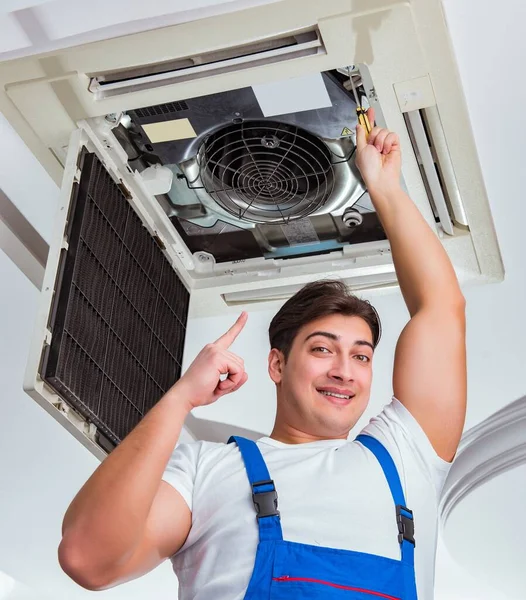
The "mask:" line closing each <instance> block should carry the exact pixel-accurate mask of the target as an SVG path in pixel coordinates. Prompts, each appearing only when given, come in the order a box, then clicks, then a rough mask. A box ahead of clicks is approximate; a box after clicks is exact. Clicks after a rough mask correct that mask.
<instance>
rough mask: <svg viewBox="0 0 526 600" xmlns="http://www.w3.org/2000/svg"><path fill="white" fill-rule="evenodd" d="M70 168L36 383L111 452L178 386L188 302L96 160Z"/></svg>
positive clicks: (85, 160)
mask: <svg viewBox="0 0 526 600" xmlns="http://www.w3.org/2000/svg"><path fill="white" fill-rule="evenodd" d="M80 168H81V173H82V175H81V179H80V183H79V184H78V186H77V187H76V190H75V191H74V194H75V197H74V198H73V201H72V208H71V214H70V218H69V230H68V249H67V250H63V255H62V258H61V270H60V272H59V277H58V281H57V284H56V290H55V300H54V305H53V312H52V318H51V323H50V328H51V330H52V339H51V345H50V346H48V347H47V350H46V352H45V354H44V359H43V363H42V369H41V375H42V378H43V379H44V380H45V381H46V382H47V383H48V384H49V385H51V386H52V387H53V388H54V389H55V390H56V391H57V393H58V394H59V395H60V396H62V397H63V398H64V399H65V400H66V402H67V403H68V404H70V405H71V406H72V407H73V408H74V409H76V410H77V411H78V412H79V413H81V414H82V415H83V416H84V417H85V418H86V419H87V420H88V422H92V423H94V424H95V425H96V426H97V428H98V431H99V433H100V434H102V435H103V436H104V438H106V440H107V441H109V442H110V443H111V444H112V445H117V444H118V443H119V442H120V441H121V440H122V439H123V438H124V437H125V436H126V435H127V434H128V433H129V432H130V431H131V430H132V429H133V428H134V427H135V425H137V423H138V422H139V421H140V420H141V418H142V417H143V416H144V415H145V414H146V412H147V411H148V410H149V409H150V408H151V407H152V406H153V405H154V404H155V403H156V402H157V401H158V400H159V399H160V397H161V396H162V395H163V394H164V393H165V392H166V391H167V389H168V388H169V387H170V386H171V385H172V384H173V383H174V382H175V381H176V380H177V379H178V378H179V377H180V374H181V363H182V356H183V348H184V339H185V331H186V320H187V314H188V303H189V293H188V291H187V290H186V288H185V287H184V285H183V283H182V282H181V280H180V279H179V277H178V276H177V274H176V272H175V271H174V270H173V268H172V267H171V265H170V263H169V262H168V260H167V258H166V257H165V256H164V254H163V253H162V251H161V249H160V248H159V247H158V245H157V244H156V242H155V241H154V239H153V238H152V237H151V235H150V234H149V232H148V231H147V229H146V228H145V227H144V226H143V225H142V223H141V221H140V219H139V217H138V215H137V214H136V213H135V211H134V210H133V208H132V207H131V205H130V204H129V203H128V201H127V200H126V198H125V196H124V194H123V192H122V191H121V189H120V188H119V186H118V185H117V184H116V183H115V182H114V180H113V179H112V178H111V176H110V174H109V173H108V172H107V171H106V170H105V169H104V167H103V165H102V163H101V162H100V161H99V160H98V158H97V157H96V156H95V155H94V154H89V153H87V152H85V153H84V154H83V155H82V157H81V161H80Z"/></svg>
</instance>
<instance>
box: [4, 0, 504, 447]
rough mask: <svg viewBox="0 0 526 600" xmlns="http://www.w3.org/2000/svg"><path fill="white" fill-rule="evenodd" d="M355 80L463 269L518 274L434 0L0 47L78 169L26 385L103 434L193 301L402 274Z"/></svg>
mask: <svg viewBox="0 0 526 600" xmlns="http://www.w3.org/2000/svg"><path fill="white" fill-rule="evenodd" d="M351 78H352V79H353V83H354V84H355V86H356V87H357V88H358V92H359V95H360V96H361V102H362V103H364V104H366V105H370V106H374V108H375V109H376V114H377V120H378V122H379V124H381V125H385V126H387V127H389V128H391V129H393V130H395V131H397V132H398V133H399V134H400V137H401V142H402V146H403V151H404V165H403V185H404V186H405V187H406V189H407V191H408V192H409V194H410V195H411V197H412V198H413V200H414V201H415V203H416V204H417V206H418V207H419V209H420V211H421V212H422V214H423V215H424V217H425V218H426V219H427V221H428V223H429V224H430V225H431V226H432V227H433V229H434V230H435V231H436V232H437V234H438V235H439V236H440V238H441V240H442V242H443V244H444V247H445V249H446V251H447V252H448V254H449V256H450V257H451V260H452V262H453V264H454V266H455V268H456V271H457V274H458V276H459V279H460V280H461V282H464V283H465V282H481V283H484V282H496V281H500V280H501V279H502V278H503V267H502V262H501V258H500V254H499V249H498V244H497V240H496V237H495V233H494V228H493V223H492V218H491V214H490V210H489V206H488V200H487V197H486V192H485V189H484V185H483V180H482V176H481V172H480V167H479V163H478V159H477V153H476V148H475V144H474V141H473V136H472V133H471V130H470V127H469V119H468V114H467V107H466V105H465V102H464V97H463V94H462V88H461V85H460V81H459V77H458V73H457V68H456V64H455V62H454V58H453V55H452V51H451V47H450V41H449V38H448V34H447V27H446V23H445V20H444V16H443V13H442V10H441V4H440V2H439V1H438V0H413V1H412V2H406V1H392V0H391V1H388V0H378V1H376V2H374V3H371V2H352V3H350V2H348V0H326V1H325V2H323V3H320V2H316V1H306V0H283V1H282V2H278V3H272V4H270V5H265V6H258V7H255V8H251V9H247V10H243V11H240V12H237V13H231V14H228V15H221V16H216V17H211V18H207V19H203V20H201V21H194V22H190V23H184V24H180V25H176V26H171V27H165V28H162V29H159V30H155V31H147V32H144V33H138V34H134V35H128V36H126V37H122V38H116V39H111V40H107V41H101V42H96V43H92V44H88V45H85V46H80V47H76V48H70V49H68V50H60V51H56V52H55V53H51V54H49V53H48V54H46V55H43V56H33V57H29V58H23V59H18V60H13V61H10V62H6V63H4V64H1V65H0V81H1V83H2V85H1V91H0V109H1V110H2V112H3V113H4V114H5V115H6V117H7V118H8V119H9V121H10V122H11V124H12V125H13V127H14V128H15V129H16V130H17V131H18V133H19V134H20V136H21V137H22V138H23V139H24V141H25V142H26V144H27V145H28V147H29V148H30V149H31V150H32V151H33V152H34V154H35V155H36V157H37V158H38V159H39V160H40V162H41V163H42V164H43V165H44V167H45V168H46V169H47V170H48V172H49V173H50V174H51V176H52V177H53V178H54V179H55V181H57V182H60V181H61V182H62V195H61V199H60V203H59V204H60V205H59V210H58V212H57V222H56V230H55V236H54V239H53V242H52V245H51V248H50V253H49V259H48V264H47V269H46V274H45V279H44V284H43V289H42V306H41V308H40V311H39V316H38V323H37V328H36V334H35V339H34V341H33V345H32V349H31V355H30V358H29V363H28V369H27V373H26V381H25V389H26V390H27V391H28V393H30V394H31V395H32V396H33V397H34V398H35V399H36V400H37V401H38V402H40V403H41V404H42V406H44V407H45V408H46V409H47V410H48V411H49V412H50V413H51V414H53V415H54V416H55V418H57V419H59V420H60V421H61V422H62V424H63V425H64V426H65V427H67V428H68V429H69V430H70V431H71V432H72V433H74V435H75V436H76V437H77V438H78V439H79V440H80V441H82V443H84V444H85V445H86V446H87V447H88V448H90V450H91V451H93V452H94V453H96V454H97V455H99V456H103V455H104V453H105V452H108V451H109V450H111V448H113V447H114V446H115V445H116V444H118V443H119V441H120V440H121V439H122V438H123V437H124V436H125V435H126V434H127V433H128V432H129V431H130V429H131V428H132V427H133V426H134V425H135V424H136V423H137V422H138V421H139V420H140V419H141V418H142V416H143V415H144V413H145V412H146V411H147V410H148V409H149V408H150V407H151V406H152V404H154V403H155V402H156V401H157V400H158V399H159V397H160V396H161V395H162V393H163V392H164V391H165V390H166V389H167V388H168V387H169V386H170V385H171V384H172V383H173V382H174V381H175V380H176V379H177V378H178V377H179V375H180V372H181V364H182V356H183V350H184V337H185V326H186V322H187V319H188V316H194V317H195V316H202V315H207V316H210V315H217V314H221V313H232V314H235V313H236V314H237V313H238V311H239V310H240V307H241V306H243V307H244V308H247V307H248V308H250V307H251V306H252V307H254V308H255V307H260V306H264V307H272V308H274V307H275V306H277V305H278V303H279V302H281V301H283V300H284V299H285V298H287V297H288V296H290V295H291V294H293V293H294V292H295V291H296V290H297V289H299V287H301V286H302V285H303V284H304V283H306V282H308V281H311V280H314V279H318V278H321V277H327V276H331V277H338V278H341V279H343V280H345V281H346V282H347V283H348V284H349V286H350V287H351V289H354V290H357V291H359V290H367V291H375V292H376V293H385V291H386V290H389V289H391V288H393V287H396V275H395V271H394V267H393V262H392V258H391V254H390V248H389V243H388V241H387V239H386V235H385V232H384V230H383V228H382V226H381V223H380V221H379V219H378V216H377V214H376V212H375V210H374V207H373V205H372V204H371V201H370V198H369V196H368V194H367V190H366V189H365V188H364V186H363V182H362V180H361V178H360V176H359V173H358V172H357V169H356V166H355V163H354V150H355V145H354V142H355V138H354V128H355V125H356V112H355V111H356V104H355V101H354V99H353V94H352V92H351V86H350V79H351ZM407 235H408V236H411V231H410V230H408V231H407ZM414 250H415V252H419V251H420V249H419V248H418V247H415V249H414ZM429 268H430V269H432V268H433V265H432V264H430V265H429Z"/></svg>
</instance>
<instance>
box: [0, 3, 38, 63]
mask: <svg viewBox="0 0 526 600" xmlns="http://www.w3.org/2000/svg"><path fill="white" fill-rule="evenodd" d="M30 45H31V42H30V41H29V39H28V37H27V35H26V34H25V33H24V30H23V29H22V28H21V27H20V25H19V24H18V22H17V20H16V19H15V17H14V16H13V15H12V14H3V13H0V56H1V53H3V52H9V51H11V50H18V49H20V48H27V47H28V46H30Z"/></svg>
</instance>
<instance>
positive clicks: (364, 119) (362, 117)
mask: <svg viewBox="0 0 526 600" xmlns="http://www.w3.org/2000/svg"><path fill="white" fill-rule="evenodd" d="M356 114H357V115H358V123H360V125H361V126H362V127H363V128H364V129H365V138H366V139H367V138H368V137H369V134H370V133H371V129H372V127H371V124H370V123H369V117H368V116H367V111H365V110H364V109H363V108H361V107H360V106H359V107H358V108H357V109H356Z"/></svg>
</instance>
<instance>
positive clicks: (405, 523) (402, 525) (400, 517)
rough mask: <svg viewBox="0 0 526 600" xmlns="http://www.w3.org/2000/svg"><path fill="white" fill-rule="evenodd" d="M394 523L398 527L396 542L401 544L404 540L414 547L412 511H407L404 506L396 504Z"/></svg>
mask: <svg viewBox="0 0 526 600" xmlns="http://www.w3.org/2000/svg"><path fill="white" fill-rule="evenodd" d="M402 511H404V512H402ZM404 513H407V514H404ZM396 523H397V525H398V542H399V543H400V544H401V543H402V541H403V540H406V541H408V542H411V544H413V546H416V542H415V522H414V520H413V511H412V510H409V509H408V508H407V507H406V506H403V505H402V504H397V505H396Z"/></svg>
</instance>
